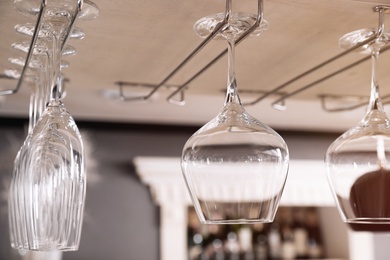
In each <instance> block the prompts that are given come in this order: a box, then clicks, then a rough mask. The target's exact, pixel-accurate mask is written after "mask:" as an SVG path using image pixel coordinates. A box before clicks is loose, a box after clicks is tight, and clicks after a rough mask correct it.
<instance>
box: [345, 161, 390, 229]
mask: <svg viewBox="0 0 390 260" xmlns="http://www.w3.org/2000/svg"><path fill="white" fill-rule="evenodd" d="M350 204H351V207H352V210H353V212H354V214H355V215H356V217H357V218H362V219H364V218H366V219H368V221H372V222H373V223H367V224H366V223H364V224H357V223H349V226H350V227H351V228H352V229H353V230H355V231H371V232H384V231H390V222H389V224H383V223H378V224H375V222H381V220H380V219H383V220H385V219H386V218H387V219H388V220H390V171H389V170H386V169H383V168H380V169H379V170H377V171H373V172H369V173H366V174H364V175H363V176H361V177H359V178H358V179H357V180H356V181H355V183H354V184H353V186H352V188H351V191H350ZM369 219H373V220H369Z"/></svg>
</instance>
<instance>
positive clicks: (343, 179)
mask: <svg viewBox="0 0 390 260" xmlns="http://www.w3.org/2000/svg"><path fill="white" fill-rule="evenodd" d="M374 10H375V11H377V12H379V27H378V30H377V31H375V30H373V29H363V30H358V31H354V32H352V33H349V34H346V35H345V36H343V37H342V38H341V39H340V45H341V46H344V47H347V48H348V47H351V46H353V45H355V44H357V43H360V42H363V41H364V40H366V39H367V38H368V37H371V36H372V35H373V34H375V33H376V34H377V37H376V40H374V41H373V42H371V43H369V44H367V45H365V46H363V48H362V49H361V51H362V52H367V51H368V50H369V51H370V52H371V59H372V78H371V96H370V101H369V105H368V109H367V113H366V115H365V116H364V117H363V119H362V120H361V121H360V122H359V123H358V125H357V126H355V127H353V128H351V129H350V130H348V131H347V132H345V133H344V134H343V135H341V136H340V137H339V138H338V139H336V140H335V141H334V142H333V143H332V144H331V146H330V147H329V148H328V151H327V153H326V157H325V162H326V166H327V174H328V179H329V182H330V185H331V188H332V191H333V194H334V197H335V200H336V204H337V207H338V210H339V213H340V215H341V218H342V220H343V221H344V222H346V223H348V224H349V226H350V227H351V228H352V229H354V230H361V231H390V189H389V187H390V161H389V153H390V121H389V119H388V117H387V115H386V113H385V111H384V109H383V105H382V102H381V97H380V93H379V84H378V78H377V63H378V57H379V52H380V49H381V47H383V46H384V45H385V44H388V42H389V39H390V33H389V32H386V31H384V23H383V20H384V14H385V13H388V12H389V11H390V6H377V7H375V8H374Z"/></svg>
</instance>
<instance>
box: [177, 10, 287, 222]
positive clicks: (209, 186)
mask: <svg viewBox="0 0 390 260" xmlns="http://www.w3.org/2000/svg"><path fill="white" fill-rule="evenodd" d="M223 17H224V16H223V15H222V16H221V15H216V16H209V17H206V18H202V19H201V20H199V21H198V22H197V23H196V24H195V30H196V31H197V32H199V34H200V35H201V36H205V35H206V34H207V33H206V34H205V33H204V31H205V28H206V31H209V33H210V32H211V31H212V30H213V29H214V28H215V25H217V24H218V23H220V22H222V20H223ZM255 20H256V17H255V16H253V15H248V14H245V15H244V14H242V13H239V14H231V15H230V20H229V22H228V25H227V26H226V27H225V28H224V29H223V31H222V33H221V36H222V37H223V38H225V39H226V40H227V42H228V55H229V56H228V84H227V94H226V99H225V104H224V107H223V108H222V111H221V112H220V113H219V114H218V115H217V116H216V117H215V118H214V119H212V120H211V121H210V122H208V123H207V124H206V125H204V126H203V127H202V128H200V129H199V130H198V131H197V132H196V133H195V134H193V135H192V136H191V137H190V139H189V140H188V141H187V142H186V144H185V146H184V148H183V153H182V157H181V167H182V171H183V175H184V179H185V182H186V184H187V187H188V190H189V193H190V196H191V198H192V202H193V204H194V207H195V210H196V212H197V214H198V217H199V219H200V221H201V222H202V223H206V224H210V223H213V224H235V223H255V222H272V221H273V219H274V217H275V214H276V211H277V208H278V205H279V201H280V198H281V195H282V192H283V188H284V184H285V181H286V177H287V171H288V160H289V153H288V148H287V145H286V143H285V142H284V140H283V139H282V137H281V136H280V135H278V134H277V133H276V132H275V131H274V130H273V129H271V128H270V127H268V126H267V125H265V124H264V123H262V122H260V121H258V120H257V119H255V118H253V117H252V116H250V115H249V114H248V113H247V112H246V111H245V109H244V107H243V106H242V105H241V101H240V98H239V96H238V90H237V84H236V77H235V60H234V59H235V56H234V49H235V39H236V37H238V36H239V35H240V34H241V33H243V32H245V31H246V30H247V29H249V27H250V26H251V25H252V24H253V22H254V21H255ZM265 29H266V22H265V21H264V20H262V23H261V25H260V30H265ZM257 34H259V32H257ZM206 36H207V35H206Z"/></svg>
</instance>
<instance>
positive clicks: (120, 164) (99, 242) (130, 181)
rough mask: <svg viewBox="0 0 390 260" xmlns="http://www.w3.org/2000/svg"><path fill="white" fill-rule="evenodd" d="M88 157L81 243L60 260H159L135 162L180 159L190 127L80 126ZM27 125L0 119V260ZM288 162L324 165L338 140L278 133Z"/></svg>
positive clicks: (154, 217) (151, 211)
mask: <svg viewBox="0 0 390 260" xmlns="http://www.w3.org/2000/svg"><path fill="white" fill-rule="evenodd" d="M78 125H79V128H80V130H81V132H82V135H83V136H84V139H85V143H86V148H87V152H88V161H87V164H88V174H89V176H88V177H89V181H88V189H87V202H86V208H85V221H84V226H83V233H82V241H81V245H80V249H79V250H78V251H77V252H67V253H65V254H64V256H63V259H64V260H79V259H80V260H100V259H101V260H106V259H110V260H116V259H118V260H120V259H132V260H145V259H147V260H153V259H155V260H157V259H159V210H158V207H156V206H155V205H153V203H152V200H151V196H150V193H149V190H148V188H147V187H145V186H143V185H142V184H141V183H140V181H139V180H138V178H137V176H136V173H135V171H134V168H133V166H132V164H131V160H132V158H133V157H135V156H177V157H178V156H180V154H181V150H182V147H183V145H184V143H185V142H186V140H187V139H188V138H189V137H190V136H191V134H192V133H193V132H194V131H196V130H197V128H192V127H178V126H177V127H175V126H157V125H124V124H108V123H85V122H84V123H83V122H81V123H78ZM24 126H25V122H24V121H20V120H7V119H0V147H1V150H0V163H1V168H0V170H1V172H0V173H1V175H0V181H1V183H2V185H1V186H0V194H3V200H2V203H1V208H0V214H1V215H0V216H1V218H0V260H3V259H4V260H11V259H18V258H16V257H12V256H11V254H13V255H15V250H12V249H10V246H9V240H8V219H7V213H6V212H5V211H6V209H7V205H6V201H5V200H4V194H6V188H7V181H8V180H9V177H10V173H11V171H12V164H13V159H14V158H15V155H16V152H17V150H18V149H19V147H20V145H21V144H22V141H23V139H24V137H25V134H24V133H25V132H24V128H25V127H24ZM280 134H281V135H282V136H283V138H284V139H285V140H286V142H287V144H288V145H289V149H290V157H291V158H292V159H323V157H324V154H325V151H326V149H327V148H328V146H329V145H330V143H331V142H332V141H333V140H334V139H335V138H336V137H337V136H338V135H337V134H325V133H306V132H305V133H302V132H280Z"/></svg>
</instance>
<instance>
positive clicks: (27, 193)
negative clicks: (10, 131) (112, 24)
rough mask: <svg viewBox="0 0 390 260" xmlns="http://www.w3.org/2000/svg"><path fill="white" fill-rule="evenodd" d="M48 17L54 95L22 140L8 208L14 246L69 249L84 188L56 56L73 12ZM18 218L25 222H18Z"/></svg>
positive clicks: (73, 246) (75, 242)
mask: <svg viewBox="0 0 390 260" xmlns="http://www.w3.org/2000/svg"><path fill="white" fill-rule="evenodd" d="M74 3H76V1H74ZM75 8H76V5H75ZM47 15H48V17H46V20H45V22H47V24H48V25H50V27H51V34H52V38H51V43H52V48H51V51H49V52H48V53H49V54H50V53H51V55H49V57H50V58H51V59H52V61H51V62H49V64H48V65H49V66H48V69H49V71H50V73H49V74H48V79H49V82H50V87H51V89H52V90H51V93H52V97H51V101H50V102H49V104H48V105H47V108H46V110H45V112H44V113H43V114H42V116H41V117H40V119H39V120H38V122H37V123H36V125H35V127H34V128H33V130H32V132H31V134H29V135H28V137H27V139H26V141H25V144H26V146H24V147H26V148H28V149H21V152H20V153H19V154H18V157H17V160H18V163H17V164H15V169H16V170H15V171H17V173H16V174H14V175H15V176H16V180H15V181H14V182H13V189H14V190H15V192H14V194H17V198H16V202H15V203H14V205H11V206H10V209H16V210H14V211H12V210H10V214H11V215H10V228H11V229H10V231H11V232H15V231H16V236H14V241H16V242H17V243H20V245H16V247H17V248H23V249H27V250H36V251H53V250H61V251H68V250H77V248H78V246H79V242H80V235H81V226H82V219H83V209H84V201H85V188H86V176H85V174H86V173H85V164H84V150H83V143H82V140H81V136H80V133H79V131H78V129H77V126H76V124H75V122H74V120H73V118H72V117H71V116H70V115H69V113H67V111H66V109H65V108H64V106H63V104H62V101H61V98H62V84H61V71H60V67H61V66H60V60H61V53H62V46H63V42H64V41H65V40H66V39H64V34H65V33H67V28H68V27H69V26H70V21H71V18H72V13H70V12H68V11H67V10H65V9H63V8H61V6H55V7H53V8H52V9H51V11H50V12H48V13H47ZM48 40H49V39H48ZM22 148H23V147H22ZM12 212H14V215H12V214H13V213H12ZM15 216H16V220H15ZM18 216H19V217H20V218H21V219H22V220H24V222H23V221H22V222H18V221H17V217H18ZM11 243H12V235H11Z"/></svg>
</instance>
